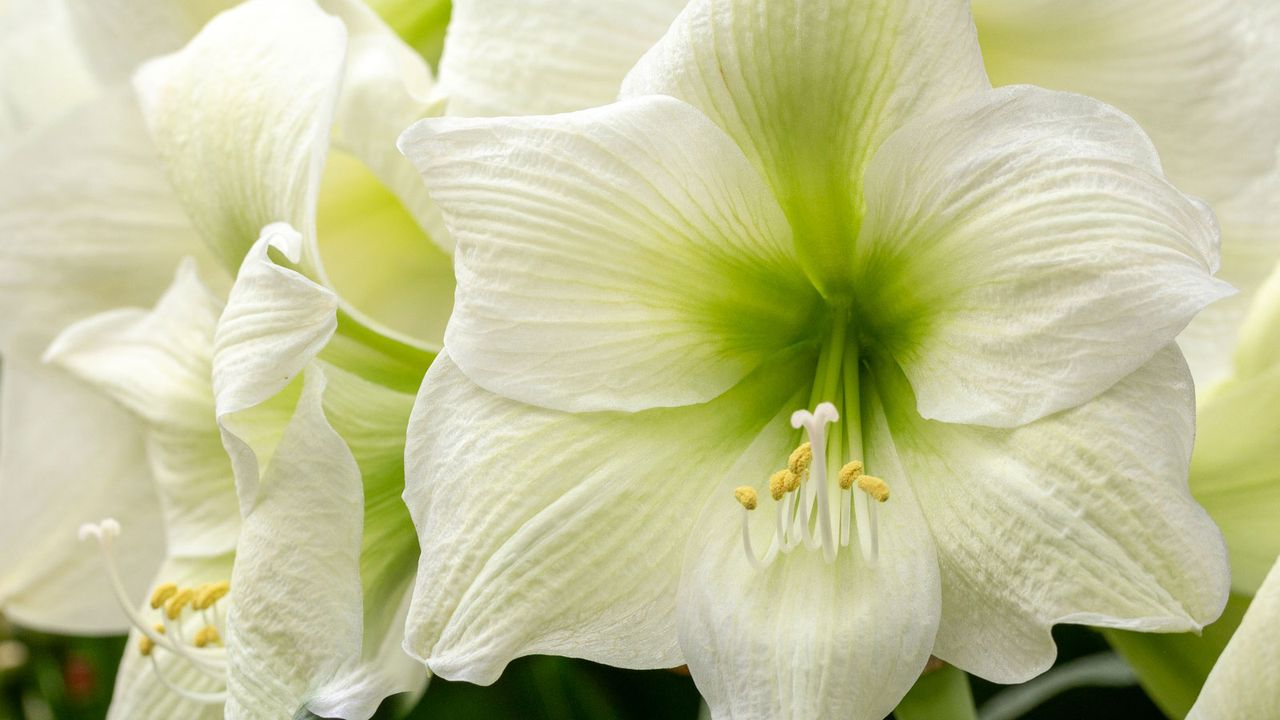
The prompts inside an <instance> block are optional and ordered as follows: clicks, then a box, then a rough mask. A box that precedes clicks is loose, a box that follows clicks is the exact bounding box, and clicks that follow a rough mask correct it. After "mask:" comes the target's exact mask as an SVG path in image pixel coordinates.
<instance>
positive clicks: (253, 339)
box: [213, 224, 338, 510]
mask: <svg viewBox="0 0 1280 720" xmlns="http://www.w3.org/2000/svg"><path fill="white" fill-rule="evenodd" d="M271 249H275V250H276V251H278V252H280V253H281V254H282V255H284V257H285V259H287V260H289V261H290V262H293V263H298V262H300V261H301V260H302V253H303V247H302V236H301V235H299V234H298V233H297V231H295V230H294V229H293V228H291V227H289V226H288V225H284V224H275V225H270V226H267V227H266V228H264V229H263V231H262V237H261V238H260V239H259V240H258V242H257V243H255V244H254V246H253V248H252V249H251V250H250V251H249V253H248V255H247V256H246V257H245V259H244V265H243V266H242V267H241V268H240V275H239V276H238V277H237V278H236V283H235V285H234V286H233V287H232V288H231V294H230V296H229V297H228V298H227V307H226V310H225V311H223V314H222V317H221V319H220V320H219V322H218V328H217V331H216V334H215V338H214V356H213V389H214V398H215V405H216V412H217V418H218V423H219V425H220V426H221V427H222V429H223V443H224V445H225V446H226V448H227V452H228V454H230V455H231V461H232V464H233V466H234V468H235V475H236V483H237V487H238V494H239V496H240V502H241V507H242V510H243V509H247V508H246V506H245V503H249V504H250V506H251V505H252V502H253V498H254V497H255V495H256V489H255V487H254V486H255V485H256V484H257V478H258V476H259V473H260V471H261V468H262V466H263V464H264V463H265V462H266V461H267V459H268V458H269V457H270V454H271V450H270V449H269V448H270V447H271V446H273V445H274V443H275V442H278V441H279V435H278V428H279V427H282V426H283V423H279V422H271V421H267V422H263V423H258V422H256V421H255V420H254V419H252V418H248V417H240V416H241V414H242V413H245V411H247V410H250V409H252V408H257V407H258V406H260V405H263V404H264V403H267V402H268V401H269V400H271V399H272V398H274V397H276V396H277V395H278V394H280V392H281V391H282V390H284V389H285V387H286V386H287V385H289V383H290V382H291V381H292V380H293V379H294V378H295V377H296V376H297V375H298V374H299V373H300V372H302V369H303V368H304V367H306V365H307V363H309V362H310V361H311V359H312V358H314V357H315V356H316V354H317V353H319V352H320V350H321V349H322V348H323V347H324V346H325V344H326V343H327V342H328V341H329V338H331V337H332V336H333V333H334V331H335V330H336V329H337V326H338V321H337V315H336V312H337V299H336V298H335V297H334V295H333V293H332V292H330V291H329V290H326V289H325V288H323V287H320V286H319V285H317V284H315V283H314V282H312V281H310V280H308V279H307V278H306V277H305V276H304V275H301V274H300V273H298V272H296V271H294V270H290V269H288V268H286V267H283V266H281V265H277V264H276V263H275V262H274V261H273V260H272V259H271V257H270V255H269V254H268V251H269V250H271ZM286 412H287V409H286ZM255 425H260V426H261V427H260V428H255V427H253V426H255ZM261 428H265V429H266V432H267V436H266V437H263V436H262V431H261Z"/></svg>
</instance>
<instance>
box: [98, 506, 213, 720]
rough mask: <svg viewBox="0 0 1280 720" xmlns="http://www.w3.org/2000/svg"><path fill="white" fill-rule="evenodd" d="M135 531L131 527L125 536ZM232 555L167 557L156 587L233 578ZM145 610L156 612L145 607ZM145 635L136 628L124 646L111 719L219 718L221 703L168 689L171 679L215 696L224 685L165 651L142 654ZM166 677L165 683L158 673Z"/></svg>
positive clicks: (113, 693) (161, 567) (157, 578)
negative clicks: (147, 654)
mask: <svg viewBox="0 0 1280 720" xmlns="http://www.w3.org/2000/svg"><path fill="white" fill-rule="evenodd" d="M129 532H132V528H127V529H126V533H125V534H122V535H121V536H120V538H124V537H125V536H126V535H127V534H128V533H129ZM232 559H233V555H232V554H231V553H230V552H228V553H224V554H222V555H217V556H213V557H200V558H168V559H166V560H165V561H164V564H163V565H161V566H160V571H159V572H157V573H156V576H155V580H154V581H153V582H152V587H156V586H158V585H160V584H162V583H174V584H175V585H178V586H181V587H195V586H197V585H200V584H203V583H211V582H220V581H223V580H226V579H228V578H229V577H231V563H232ZM141 610H142V612H143V613H144V614H145V613H147V612H154V611H153V610H151V609H150V606H149V605H147V604H143V605H142V607H141ZM141 639H142V633H140V632H138V630H136V629H135V630H133V631H132V632H130V633H129V642H128V644H127V645H125V649H124V656H123V657H122V658H121V660H120V670H119V671H118V672H117V673H116V684H115V689H114V690H113V691H112V693H111V709H110V710H109V711H108V713H107V720H171V719H172V718H183V719H184V720H186V719H187V718H190V719H191V720H221V718H222V716H223V704H222V703H206V702H198V701H194V700H191V699H188V698H184V697H182V696H181V695H179V694H178V693H175V692H174V691H173V690H171V689H169V687H168V686H167V685H165V681H166V680H167V681H168V682H169V683H171V684H173V685H177V686H178V687H181V688H184V689H187V690H192V691H195V692H203V693H216V692H219V691H221V690H222V689H223V687H224V685H225V682H224V681H223V680H221V679H220V678H213V677H210V676H209V675H207V674H205V673H204V672H201V671H200V670H199V669H197V668H196V667H195V666H194V665H192V664H191V663H190V662H189V661H187V660H184V659H183V658H180V657H175V656H174V655H173V654H171V653H169V652H168V651H166V650H164V649H155V650H153V655H154V656H155V657H154V659H153V658H152V657H151V656H143V655H142V653H141V652H139V648H138V643H139V642H141ZM157 666H158V667H159V672H160V673H163V679H161V677H160V676H159V675H157Z"/></svg>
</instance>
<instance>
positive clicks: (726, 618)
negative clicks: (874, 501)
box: [678, 412, 939, 720]
mask: <svg viewBox="0 0 1280 720" xmlns="http://www.w3.org/2000/svg"><path fill="white" fill-rule="evenodd" d="M874 422H875V427H874V428H869V430H870V433H871V437H872V438H873V440H872V442H871V444H870V445H869V450H870V453H869V458H870V460H871V461H873V462H875V463H876V467H877V468H878V472H883V473H884V474H886V476H893V477H895V480H896V481H894V482H893V486H892V487H893V497H892V499H891V500H890V501H889V502H888V503H886V504H885V505H882V506H880V507H879V508H878V509H877V510H878V512H879V527H880V542H881V543H882V545H881V548H882V549H881V554H880V557H879V560H878V561H877V563H876V564H875V565H869V564H868V563H867V562H866V561H865V560H864V559H863V557H862V553H861V552H859V551H858V550H857V548H856V547H851V548H846V549H844V550H842V551H841V552H840V554H839V555H838V556H837V557H836V560H835V562H834V563H832V564H828V563H826V562H824V560H823V557H822V553H821V552H819V551H809V550H806V549H805V548H804V547H803V546H801V547H799V548H797V549H796V550H793V551H792V552H791V553H790V554H789V555H779V556H778V558H777V559H776V560H775V561H774V563H773V564H772V565H770V566H769V567H768V568H766V569H764V570H761V571H757V570H754V569H752V567H751V566H750V565H749V564H748V562H747V559H746V557H745V555H744V553H743V544H742V532H741V522H742V521H741V513H742V510H741V508H740V507H739V506H738V504H737V503H736V502H734V501H733V498H732V496H731V494H730V492H729V490H730V488H729V487H728V486H726V487H724V488H723V489H722V492H720V493H719V494H718V495H713V496H712V497H711V499H710V501H709V502H708V503H707V505H706V507H705V508H704V509H703V512H702V516H701V518H700V519H699V521H698V524H697V530H696V533H695V534H694V535H693V537H692V538H691V541H690V546H689V551H688V553H687V555H686V561H685V566H684V574H683V576H682V578H681V580H680V599H679V616H678V617H679V629H680V647H681V649H682V650H683V651H684V653H685V658H686V659H687V661H688V663H689V670H690V672H691V673H692V674H693V678H694V680H695V681H696V682H697V684H698V689H699V690H700V691H701V692H702V694H703V695H704V696H705V697H706V699H707V703H708V705H710V707H711V713H712V716H713V717H716V718H819V717H821V718H850V719H855V718H861V719H865V720H880V718H883V717H885V716H886V715H888V714H889V712H890V711H891V710H893V708H894V707H895V706H896V705H897V704H898V701H899V700H901V699H902V696H903V695H905V694H906V692H907V690H909V689H911V686H912V685H913V684H915V681H916V679H917V678H919V676H920V672H921V671H922V670H923V669H924V666H925V662H926V661H927V660H928V659H929V652H930V650H931V649H932V648H933V641H934V634H935V633H936V632H937V629H938V617H939V580H938V564H937V556H936V555H935V552H934V548H933V541H932V539H931V538H930V537H929V533H928V527H927V526H926V525H925V522H924V518H923V517H922V516H921V515H920V509H919V507H918V506H917V505H916V500H915V498H914V497H913V496H912V493H911V483H909V482H907V481H906V480H905V479H903V475H902V473H901V472H895V471H894V470H895V469H897V468H899V467H900V465H899V463H898V461H897V457H896V451H895V450H894V448H893V445H892V441H891V440H890V438H889V437H888V433H887V432H886V430H885V429H884V420H883V415H882V413H879V412H878V413H877V416H876V417H875V420H874ZM753 449H754V448H753ZM768 450H769V451H772V452H773V453H774V454H773V455H772V456H770V453H769V452H765V453H763V454H754V455H753V454H752V453H750V452H748V453H747V454H746V455H744V456H743V457H742V458H741V460H740V461H739V467H738V468H736V470H738V471H739V472H736V473H731V476H734V475H736V476H737V477H739V478H741V477H750V473H752V472H753V471H758V470H759V469H760V468H761V467H770V466H772V465H776V464H777V462H776V458H777V453H778V452H782V453H785V452H786V451H787V447H786V444H785V440H784V441H783V442H782V443H779V442H777V438H775V442H774V443H773V444H772V446H770V447H769V448H768ZM730 484H736V481H735V482H731V483H730ZM855 545H856V542H855ZM850 550H852V552H850Z"/></svg>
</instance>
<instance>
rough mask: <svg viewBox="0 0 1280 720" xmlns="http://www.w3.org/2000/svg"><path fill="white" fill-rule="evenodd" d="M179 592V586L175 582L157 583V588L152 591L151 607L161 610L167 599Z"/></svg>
mask: <svg viewBox="0 0 1280 720" xmlns="http://www.w3.org/2000/svg"><path fill="white" fill-rule="evenodd" d="M177 594H178V586H177V585H174V584H173V583H165V584H163V585H157V586H156V589H155V590H153V591H151V609H152V610H159V609H160V606H161V605H164V602H165V601H166V600H168V599H169V598H171V597H173V596H174V595H177Z"/></svg>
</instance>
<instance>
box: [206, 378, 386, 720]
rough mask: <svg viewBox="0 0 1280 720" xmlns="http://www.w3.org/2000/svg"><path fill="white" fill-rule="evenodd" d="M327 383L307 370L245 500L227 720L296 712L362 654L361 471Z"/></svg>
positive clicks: (230, 624)
mask: <svg viewBox="0 0 1280 720" xmlns="http://www.w3.org/2000/svg"><path fill="white" fill-rule="evenodd" d="M324 385H325V381H324V374H323V371H321V370H320V369H319V368H318V367H314V366H313V367H312V368H311V369H309V370H308V371H307V373H306V378H305V381H304V384H303V389H302V394H301V396H300V397H299V399H298V403H297V406H296V409H295V412H294V415H293V417H292V418H291V419H290V421H289V424H288V427H287V428H286V429H285V431H284V433H283V436H282V437H281V440H280V443H279V444H278V445H277V446H276V448H275V452H274V453H273V455H272V456H271V459H270V461H269V462H267V463H266V464H265V465H264V470H263V475H262V479H261V483H260V484H259V486H258V488H257V491H256V493H255V497H254V498H253V502H252V504H248V503H242V506H244V507H246V508H248V510H247V512H246V513H245V516H244V524H243V529H242V530H241V533H240V543H239V546H238V547H237V549H236V563H235V569H234V571H233V573H232V577H231V596H230V599H231V611H230V613H229V615H228V617H227V653H228V655H227V657H228V660H229V662H230V666H229V669H228V674H227V675H228V677H227V691H228V698H227V717H228V718H234V719H241V718H263V719H264V720H265V719H266V718H280V717H293V716H294V715H295V714H296V713H297V711H298V710H299V709H300V708H301V707H303V706H304V705H305V703H306V701H307V700H308V699H309V698H310V697H311V696H312V695H313V694H315V693H316V692H317V691H320V690H321V688H323V686H324V684H325V683H327V682H329V681H331V680H332V679H333V678H335V677H337V676H338V674H339V673H340V671H341V669H342V668H343V667H344V666H345V665H348V664H354V663H356V662H357V661H358V659H359V657H360V648H361V627H362V603H361V594H360V537H361V526H362V522H361V517H362V515H363V513H362V506H363V500H362V497H361V488H360V471H359V469H358V468H357V466H356V462H355V458H353V457H352V456H351V452H350V450H348V449H347V446H346V444H345V443H343V441H342V438H341V437H340V436H338V434H337V433H336V432H334V430H333V428H332V426H331V425H330V424H329V422H328V420H327V419H326V418H325V415H324V410H323V408H322V406H321V398H322V396H323V393H324ZM381 699H382V698H378V700H381ZM374 708H376V701H375V703H374ZM374 708H370V709H369V713H368V714H372V711H373V709H374ZM367 716H368V715H366V714H362V715H360V716H356V717H367Z"/></svg>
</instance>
